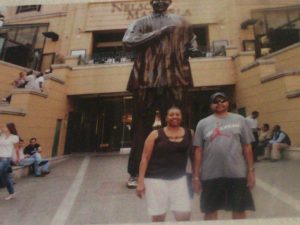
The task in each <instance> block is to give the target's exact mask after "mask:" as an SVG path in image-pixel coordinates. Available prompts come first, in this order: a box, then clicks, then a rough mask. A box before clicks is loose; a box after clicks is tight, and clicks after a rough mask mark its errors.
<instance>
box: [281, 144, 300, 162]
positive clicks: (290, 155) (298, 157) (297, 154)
mask: <svg viewBox="0 0 300 225" xmlns="http://www.w3.org/2000/svg"><path fill="white" fill-rule="evenodd" d="M283 154H284V158H285V159H289V160H295V161H300V147H299V146H291V147H289V148H288V149H287V150H286V151H285V152H284V153H283Z"/></svg>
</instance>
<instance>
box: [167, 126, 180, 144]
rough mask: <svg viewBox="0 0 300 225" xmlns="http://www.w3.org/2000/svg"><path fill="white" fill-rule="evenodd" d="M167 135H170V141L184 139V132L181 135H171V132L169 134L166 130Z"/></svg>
mask: <svg viewBox="0 0 300 225" xmlns="http://www.w3.org/2000/svg"><path fill="white" fill-rule="evenodd" d="M167 130H168V128H166V131H167ZM178 130H180V129H178ZM166 136H167V137H168V139H169V140H170V141H175V142H178V141H181V140H182V139H183V136H184V134H181V135H170V132H169V133H168V134H167V132H166Z"/></svg>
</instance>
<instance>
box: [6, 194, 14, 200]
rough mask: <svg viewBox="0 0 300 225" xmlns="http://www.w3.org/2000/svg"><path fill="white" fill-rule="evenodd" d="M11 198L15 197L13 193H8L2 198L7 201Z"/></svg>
mask: <svg viewBox="0 0 300 225" xmlns="http://www.w3.org/2000/svg"><path fill="white" fill-rule="evenodd" d="M13 198H15V194H10V195H8V196H7V197H5V198H4V200H6V201H9V200H12V199H13Z"/></svg>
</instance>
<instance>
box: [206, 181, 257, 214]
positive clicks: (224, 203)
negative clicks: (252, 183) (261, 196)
mask: <svg viewBox="0 0 300 225" xmlns="http://www.w3.org/2000/svg"><path fill="white" fill-rule="evenodd" d="M200 208H201V211H202V212H203V213H210V212H214V211H217V210H228V211H234V212H244V211H245V210H253V211H254V210H255V206H254V202H253V198H252V195H251V192H250V190H249V188H248V187H247V180H246V178H217V179H211V180H205V181H202V193H201V200H200Z"/></svg>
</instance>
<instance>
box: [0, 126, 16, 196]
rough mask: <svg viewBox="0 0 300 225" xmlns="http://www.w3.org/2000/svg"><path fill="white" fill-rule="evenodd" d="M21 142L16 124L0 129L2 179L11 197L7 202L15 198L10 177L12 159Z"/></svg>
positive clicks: (0, 173)
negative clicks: (16, 146)
mask: <svg viewBox="0 0 300 225" xmlns="http://www.w3.org/2000/svg"><path fill="white" fill-rule="evenodd" d="M18 142H19V136H18V133H17V130H16V127H15V124H14V123H7V124H6V126H4V127H3V128H1V129H0V178H1V179H2V180H3V181H4V183H5V185H6V188H7V190H8V192H9V195H8V196H7V197H6V198H5V200H11V199H12V198H14V193H15V190H14V186H13V181H12V177H11V176H10V175H9V169H10V167H11V159H12V156H13V152H14V149H15V145H16V144H17V143H18Z"/></svg>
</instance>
